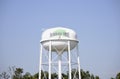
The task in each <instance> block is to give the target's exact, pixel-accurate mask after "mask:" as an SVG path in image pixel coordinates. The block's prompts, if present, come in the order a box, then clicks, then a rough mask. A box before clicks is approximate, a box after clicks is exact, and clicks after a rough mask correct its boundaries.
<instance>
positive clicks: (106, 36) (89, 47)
mask: <svg viewBox="0 0 120 79" xmlns="http://www.w3.org/2000/svg"><path fill="white" fill-rule="evenodd" d="M51 27H67V28H71V29H73V30H74V31H75V32H76V33H77V35H78V40H79V41H80V43H79V49H80V53H79V54H80V63H81V68H82V69H83V70H89V71H90V73H93V74H94V75H98V76H100V78H101V79H110V77H115V75H116V74H117V73H118V72H120V1H119V0H59V1H58V0H0V72H3V71H7V70H8V67H9V66H16V67H22V68H23V69H24V72H30V73H32V74H34V73H36V72H38V65H39V47H40V46H39V44H40V43H39V41H40V39H41V33H42V31H44V30H45V29H48V28H51Z"/></svg>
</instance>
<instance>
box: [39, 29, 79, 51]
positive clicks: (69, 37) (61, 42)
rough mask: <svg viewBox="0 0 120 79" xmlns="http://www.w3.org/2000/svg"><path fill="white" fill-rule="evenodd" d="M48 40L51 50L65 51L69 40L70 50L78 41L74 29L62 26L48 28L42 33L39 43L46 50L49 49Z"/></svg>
mask: <svg viewBox="0 0 120 79" xmlns="http://www.w3.org/2000/svg"><path fill="white" fill-rule="evenodd" d="M50 41H51V51H56V50H57V51H61V50H64V51H66V50H67V49H68V41H69V42H70V50H72V49H73V48H74V47H75V46H76V45H77V43H78V41H77V35H76V33H75V31H73V30H72V29H68V28H63V27H56V28H50V29H47V30H45V31H44V32H43V33H42V37H41V43H42V45H43V47H44V48H45V49H46V50H49V45H50ZM64 51H63V52H64Z"/></svg>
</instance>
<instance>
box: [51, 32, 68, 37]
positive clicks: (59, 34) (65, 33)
mask: <svg viewBox="0 0 120 79" xmlns="http://www.w3.org/2000/svg"><path fill="white" fill-rule="evenodd" d="M54 36H65V37H69V33H67V32H64V33H59V32H58V33H56V32H55V33H50V37H54Z"/></svg>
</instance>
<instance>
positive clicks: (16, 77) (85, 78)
mask: <svg viewBox="0 0 120 79" xmlns="http://www.w3.org/2000/svg"><path fill="white" fill-rule="evenodd" d="M9 69H10V70H9V71H10V72H9V74H8V73H7V72H3V73H1V74H0V79H39V73H36V74H34V75H31V74H30V73H29V72H26V73H25V74H23V69H22V68H15V67H11V68H9ZM11 73H12V75H11ZM78 74H79V73H78V70H76V69H72V71H71V75H72V79H78ZM10 76H11V78H10ZM48 76H49V73H48V72H47V71H41V79H48ZM62 77H63V79H69V77H68V72H67V73H66V74H65V73H62ZM51 79H58V74H57V73H52V74H51ZM81 79H100V78H99V76H96V75H93V74H90V72H89V71H84V70H83V69H81ZM111 79H120V72H119V73H117V75H116V77H115V78H112V77H111Z"/></svg>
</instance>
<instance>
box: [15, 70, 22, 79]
mask: <svg viewBox="0 0 120 79" xmlns="http://www.w3.org/2000/svg"><path fill="white" fill-rule="evenodd" d="M22 73H23V69H22V68H16V70H15V71H14V75H13V79H22Z"/></svg>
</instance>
